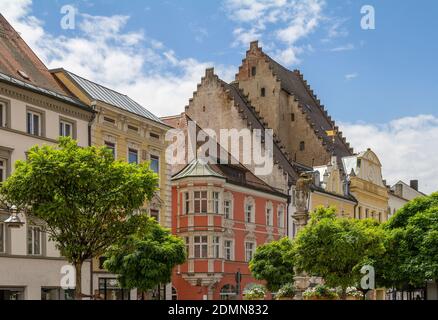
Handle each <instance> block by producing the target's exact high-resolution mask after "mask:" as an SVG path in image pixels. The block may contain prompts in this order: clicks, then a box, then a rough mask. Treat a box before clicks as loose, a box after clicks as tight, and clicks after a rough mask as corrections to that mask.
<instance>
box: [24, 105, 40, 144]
mask: <svg viewBox="0 0 438 320" xmlns="http://www.w3.org/2000/svg"><path fill="white" fill-rule="evenodd" d="M29 115H31V116H32V121H31V125H30V127H29V122H28V121H29ZM35 116H37V117H38V132H37V133H35V122H34V120H35V118H34V117H35ZM42 117H43V116H42V114H41V113H38V112H35V111H32V110H27V112H26V131H27V133H28V134H31V135H34V136H37V137H40V136H42V128H41V126H42ZM29 131H30V132H29Z"/></svg>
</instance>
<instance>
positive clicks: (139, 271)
mask: <svg viewBox="0 0 438 320" xmlns="http://www.w3.org/2000/svg"><path fill="white" fill-rule="evenodd" d="M148 219H149V218H148ZM105 257H106V258H107V260H106V261H105V263H104V267H105V269H107V270H108V271H110V272H112V273H115V274H118V280H119V283H120V285H121V286H122V288H125V289H133V288H137V289H140V290H142V291H147V290H149V289H153V288H155V287H156V286H157V285H159V284H162V283H168V282H170V280H171V276H172V270H173V268H174V267H175V266H176V265H178V264H182V263H184V262H185V260H186V248H185V243H184V241H183V240H182V239H181V238H178V237H176V236H174V235H172V234H171V232H170V230H167V229H164V228H163V227H161V226H160V225H159V224H158V223H157V222H155V221H154V220H153V219H149V221H146V222H145V223H143V224H142V225H141V227H140V228H139V229H138V231H137V232H136V233H135V234H132V235H130V236H128V237H126V238H125V239H123V240H122V241H120V242H119V243H118V244H116V245H114V246H112V247H111V248H110V249H109V250H108V251H107V252H106V254H105Z"/></svg>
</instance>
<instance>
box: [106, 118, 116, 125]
mask: <svg viewBox="0 0 438 320" xmlns="http://www.w3.org/2000/svg"><path fill="white" fill-rule="evenodd" d="M103 120H104V121H105V122H108V123H111V124H115V123H116V120H114V119H112V118H108V117H103Z"/></svg>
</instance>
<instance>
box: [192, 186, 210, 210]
mask: <svg viewBox="0 0 438 320" xmlns="http://www.w3.org/2000/svg"><path fill="white" fill-rule="evenodd" d="M198 193H199V197H197V196H196V195H197V194H198ZM203 195H205V197H203ZM197 202H199V212H197V211H196V203H197ZM203 205H205V212H204V210H203ZM193 213H194V214H207V213H208V191H207V190H196V191H194V192H193Z"/></svg>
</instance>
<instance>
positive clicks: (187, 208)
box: [183, 191, 190, 215]
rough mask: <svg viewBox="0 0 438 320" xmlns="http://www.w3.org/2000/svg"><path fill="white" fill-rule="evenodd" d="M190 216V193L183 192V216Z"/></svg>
mask: <svg viewBox="0 0 438 320" xmlns="http://www.w3.org/2000/svg"><path fill="white" fill-rule="evenodd" d="M188 214H190V192H188V191H185V192H183V215H188Z"/></svg>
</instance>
